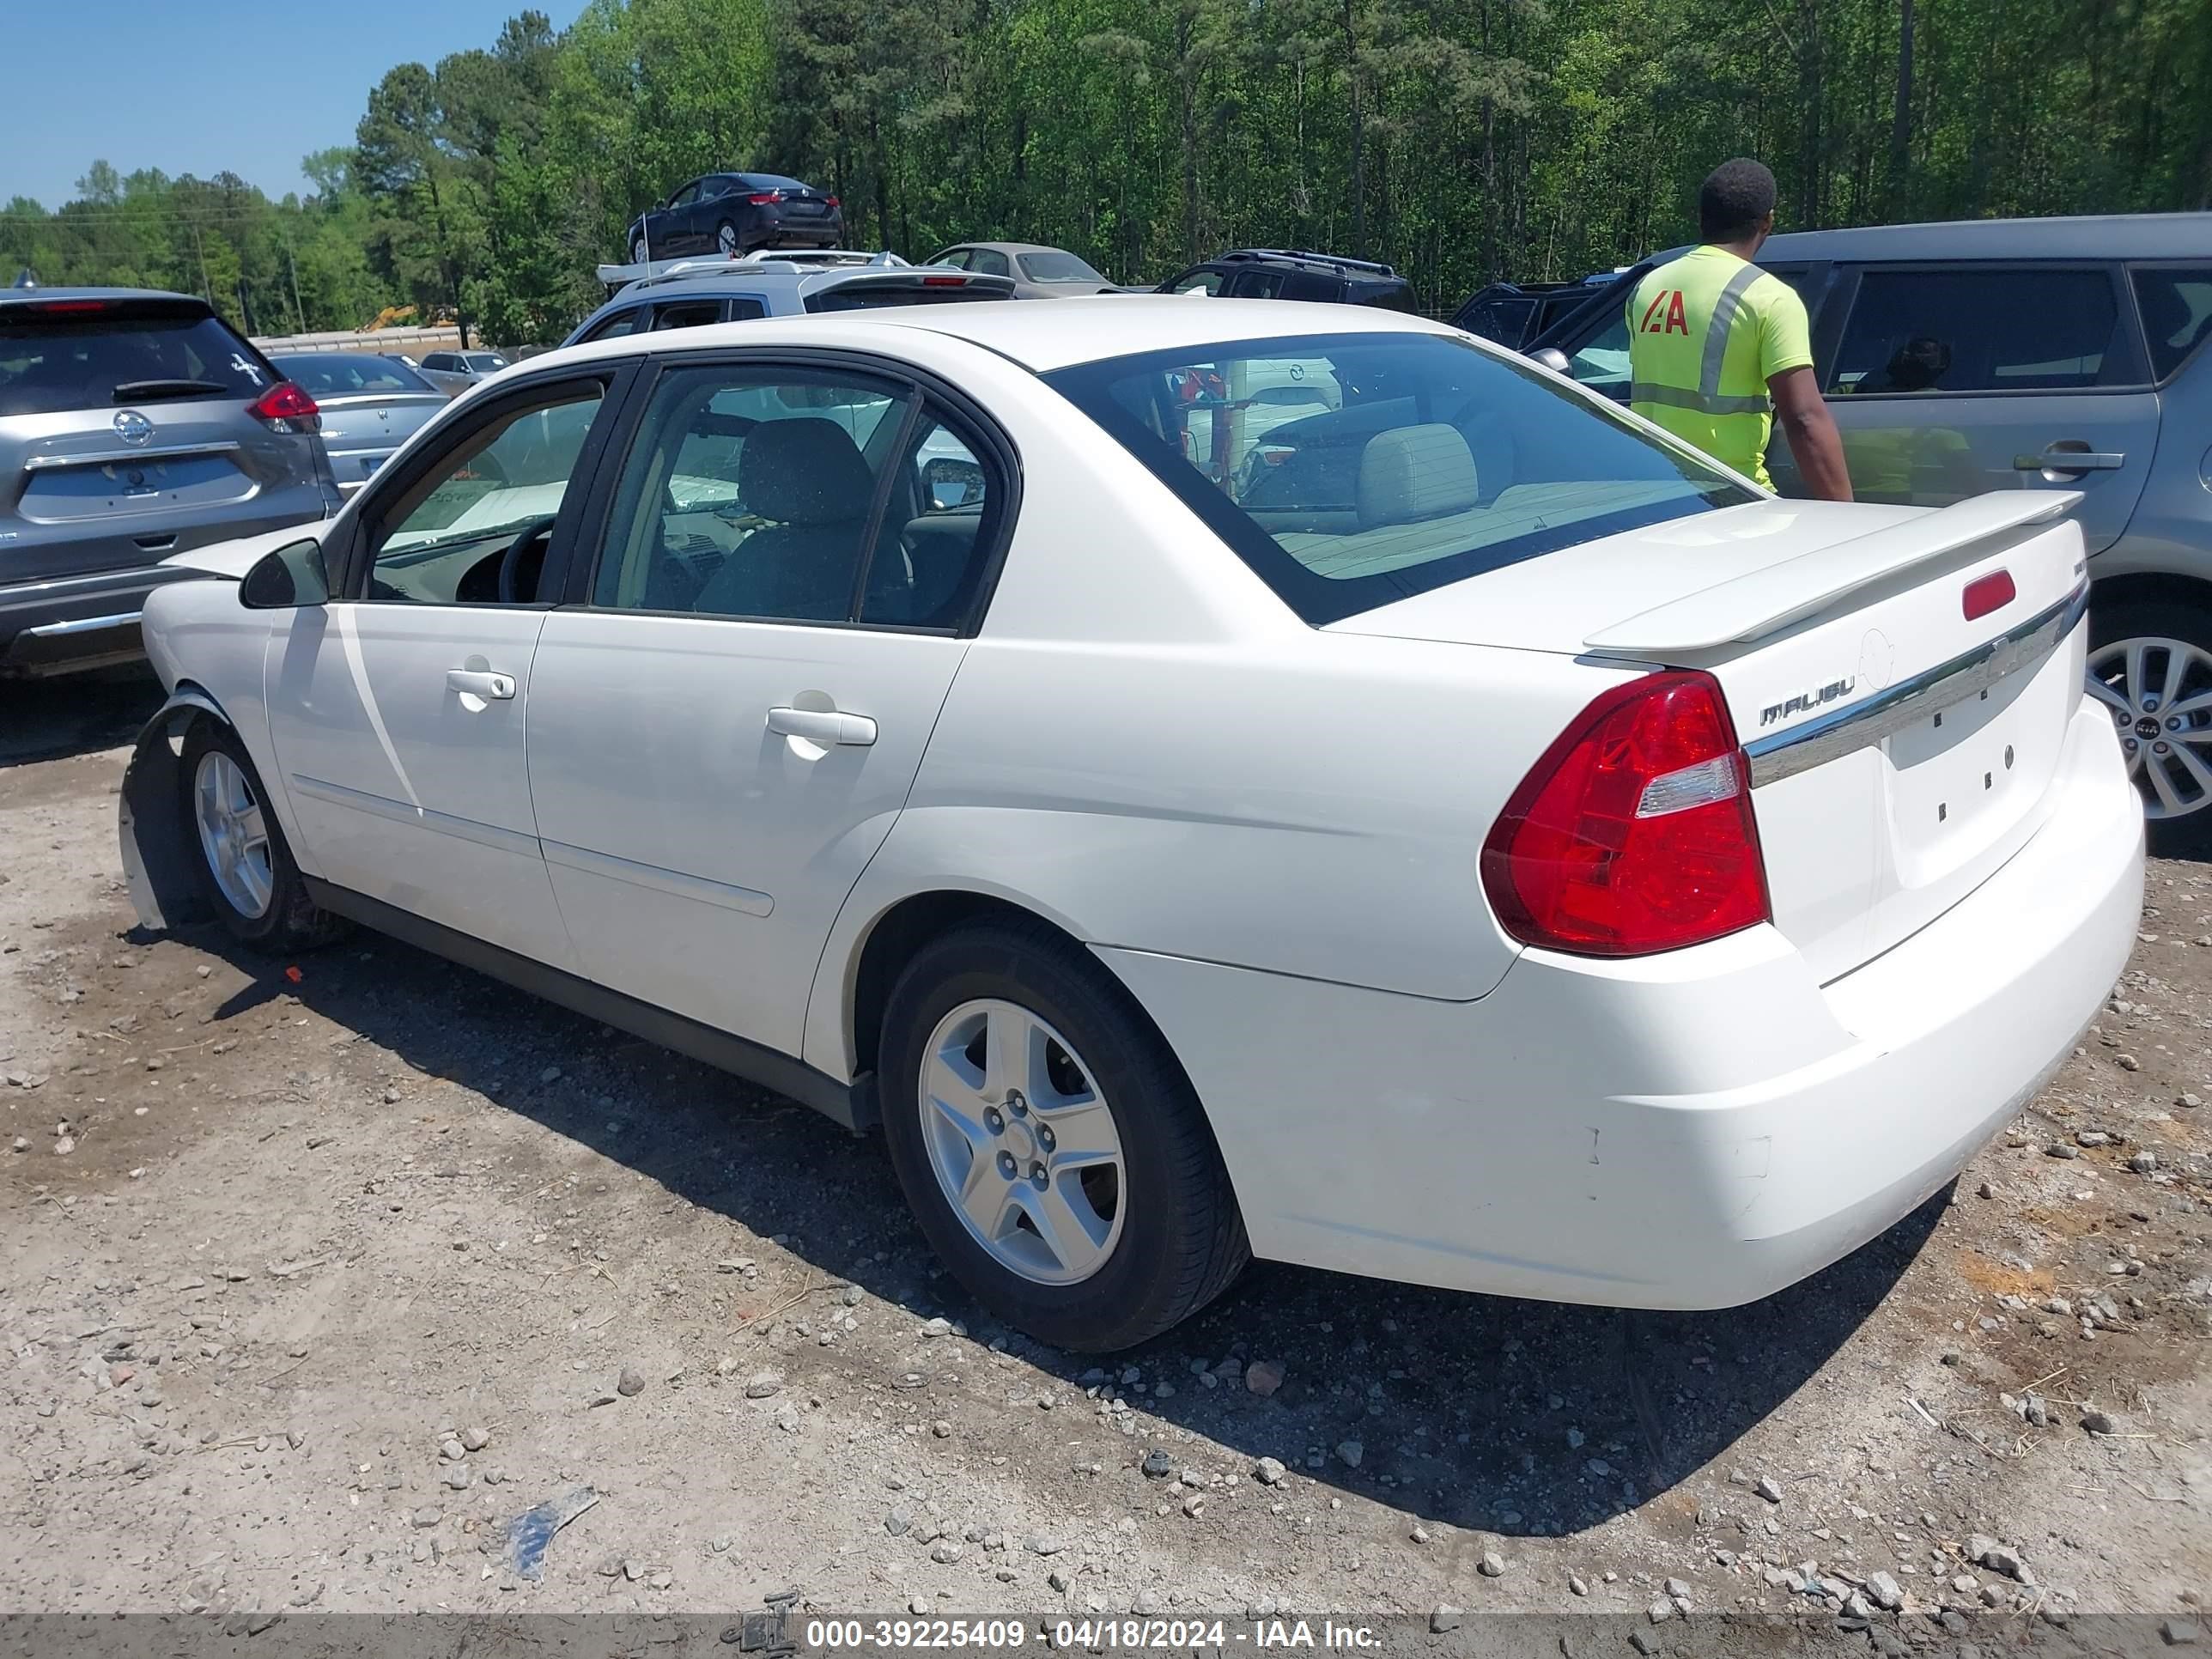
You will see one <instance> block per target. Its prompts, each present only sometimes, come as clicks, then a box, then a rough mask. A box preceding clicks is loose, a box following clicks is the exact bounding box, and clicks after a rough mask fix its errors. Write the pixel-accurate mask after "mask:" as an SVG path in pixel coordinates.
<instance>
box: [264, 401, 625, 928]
mask: <svg viewBox="0 0 2212 1659" xmlns="http://www.w3.org/2000/svg"><path fill="white" fill-rule="evenodd" d="M606 391H607V386H606V384H605V382H603V381H602V380H597V379H593V380H580V381H579V380H568V381H565V382H562V383H560V384H558V385H555V386H541V387H531V388H523V387H518V388H516V389H515V390H514V391H513V392H509V393H507V394H505V395H503V396H501V397H500V398H497V399H495V400H492V401H490V402H488V403H487V404H485V405H484V406H483V409H482V410H479V411H477V413H476V414H475V416H473V417H472V418H471V419H469V420H466V421H465V422H457V423H455V424H454V425H453V426H452V427H451V428H448V429H447V432H446V433H444V434H441V435H440V439H439V440H438V441H435V442H434V443H433V445H432V446H431V447H429V448H428V449H427V450H425V451H423V452H422V453H418V454H417V455H416V456H415V457H414V458H412V459H410V461H409V463H408V464H407V465H406V466H405V469H404V471H402V472H397V473H394V474H392V476H391V477H383V478H380V479H379V480H378V481H377V482H376V483H375V484H374V485H372V486H371V489H374V491H375V492H376V493H375V495H374V497H373V498H368V499H364V500H363V501H362V511H361V513H360V515H359V516H358V517H357V518H356V519H354V520H352V521H351V524H350V526H346V527H342V528H341V529H340V530H339V532H338V533H337V539H336V540H335V541H334V542H333V543H332V544H331V545H330V547H329V549H328V551H329V553H330V554H331V557H332V559H333V561H334V562H335V564H336V568H333V570H332V580H333V582H334V584H335V585H336V588H337V597H336V598H334V599H332V601H331V603H330V604H328V605H324V606H320V607H317V608H313V609H308V610H302V611H294V612H290V613H288V618H289V620H288V622H287V623H285V624H284V625H282V626H280V627H279V628H278V629H276V632H275V633H274V634H273V635H272V636H271V638H270V647H269V650H270V657H269V662H268V668H267V674H266V678H267V684H268V688H269V726H270V740H271V742H272V744H274V747H275V750H276V760H277V764H278V766H279V769H280V770H281V773H282V775H283V788H284V790H285V792H286V793H287V794H288V795H289V798H290V800H291V803H292V811H293V814H294V817H295V819H296V820H297V822H298V823H299V825H300V828H301V836H302V838H303V839H304V841H305V842H306V843H307V847H308V848H310V849H311V851H312V854H313V860H314V862H315V865H316V867H317V868H318V869H319V871H320V872H321V874H322V876H323V877H324V878H325V879H326V880H329V881H331V882H334V883H336V884H337V885H339V886H341V887H345V888H349V889H351V890H354V891H355V892H357V893H361V894H363V895H365V896H368V897H370V898H373V899H377V900H380V901H381V902H385V903H386V904H391V905H394V906H396V907H398V908H400V909H402V910H406V911H409V912H411V913H413V914H415V915H420V916H424V917H427V918H428V919H429V920H430V921H437V922H441V923H443V924H445V925H446V926H447V927H454V928H458V929H459V930H460V931H461V932H463V933H469V934H471V935H472V936H474V937H476V938H478V939H487V940H489V941H490V942H491V943H493V944H495V945H503V946H505V947H507V949H509V950H513V951H520V952H521V953H522V954H523V955H525V956H528V957H533V958H535V959H536V960H538V961H540V962H544V963H550V964H552V965H554V966H556V967H568V966H569V965H570V964H571V952H570V950H569V945H568V933H567V931H566V930H565V929H564V927H562V922H561V918H560V914H559V912H558V911H557V910H556V908H555V907H554V903H553V894H552V889H551V885H550V883H549V881H548V880H547V878H546V874H545V861H544V858H543V856H541V854H539V852H538V833H537V824H536V820H535V818H534V816H533V814H532V810H531V802H530V774H529V769H528V764H527V757H526V755H525V753H524V750H523V731H524V724H525V719H526V714H527V711H528V708H529V703H530V697H531V692H530V676H531V664H532V659H533V657H534V656H535V653H536V652H537V649H538V632H539V630H540V629H542V628H543V626H544V621H545V615H546V604H545V600H544V599H541V597H540V594H541V590H544V591H545V592H546V593H547V595H548V596H549V597H550V592H551V591H552V586H553V585H557V582H558V580H559V579H560V575H561V566H562V560H563V559H564V558H565V556H566V553H567V548H568V541H569V539H570V538H572V537H573V534H574V531H573V527H572V521H573V520H574V516H575V513H574V509H575V507H576V506H577V505H578V500H577V498H578V497H580V495H581V493H582V492H581V490H580V489H577V490H575V491H574V492H572V491H571V489H570V485H571V483H572V481H574V480H575V479H576V478H577V477H579V475H580V472H581V471H583V469H584V468H585V467H586V466H587V465H588V464H589V458H590V457H591V455H592V453H593V446H592V442H591V439H592V435H593V433H594V430H595V428H598V427H599V425H600V424H601V414H602V411H603V410H604V409H605V407H606V403H607V398H606Z"/></svg>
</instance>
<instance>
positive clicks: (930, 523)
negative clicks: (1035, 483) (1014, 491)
mask: <svg viewBox="0 0 2212 1659" xmlns="http://www.w3.org/2000/svg"><path fill="white" fill-rule="evenodd" d="M916 428H917V430H916V433H915V437H914V439H913V441H912V442H911V444H910V446H909V447H908V448H907V449H906V450H905V452H904V453H902V455H901V456H900V457H899V458H898V459H897V463H896V466H895V467H894V469H893V471H892V476H891V480H890V499H889V505H888V507H887V510H886V513H885V518H884V535H883V537H882V538H881V539H880V541H879V542H878V546H877V550H876V561H877V565H878V568H876V569H875V570H873V571H872V572H871V573H870V575H869V580H868V584H867V592H866V595H865V596H864V597H863V598H862V599H861V602H860V620H861V621H862V622H864V623H881V624H884V625H885V626H890V627H904V628H950V627H953V626H955V625H957V623H959V622H960V621H961V620H962V618H963V617H965V616H966V615H967V614H968V611H969V605H970V604H971V603H972V601H973V599H974V598H975V586H976V584H977V583H978V582H980V581H981V580H982V574H983V557H984V554H985V552H986V550H987V549H989V548H991V547H992V546H994V545H995V544H996V538H997V526H998V518H999V513H1000V507H1001V502H1000V492H999V490H998V489H996V488H994V485H993V483H992V482H991V472H992V469H990V468H989V467H987V466H986V465H984V463H983V462H982V461H981V459H979V458H978V457H977V456H976V454H975V450H974V448H973V447H970V445H969V442H968V440H967V439H966V438H965V437H963V435H961V434H960V433H959V432H958V431H957V430H956V429H955V428H953V427H951V426H949V425H947V424H945V422H944V421H943V420H941V419H939V417H938V415H937V411H936V410H934V409H933V408H925V410H923V413H922V418H921V421H919V422H916Z"/></svg>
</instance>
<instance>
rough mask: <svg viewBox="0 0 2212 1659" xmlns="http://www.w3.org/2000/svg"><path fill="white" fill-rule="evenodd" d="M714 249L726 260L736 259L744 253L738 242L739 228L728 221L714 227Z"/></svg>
mask: <svg viewBox="0 0 2212 1659" xmlns="http://www.w3.org/2000/svg"><path fill="white" fill-rule="evenodd" d="M714 247H715V250H716V251H717V252H720V254H721V256H722V257H723V258H725V259H734V258H737V257H738V255H739V254H740V253H743V252H744V245H743V244H741V243H740V242H739V241H738V228H737V227H736V226H735V225H733V224H732V223H731V222H729V221H728V220H727V219H725V220H723V221H722V222H721V223H720V224H719V225H716V226H715V227H714Z"/></svg>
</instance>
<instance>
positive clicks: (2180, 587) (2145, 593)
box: [2089, 570, 2212, 613]
mask: <svg viewBox="0 0 2212 1659" xmlns="http://www.w3.org/2000/svg"><path fill="white" fill-rule="evenodd" d="M2160 604H2164V605H2194V606H2196V607H2197V609H2199V610H2202V611H2212V582H2203V581H2199V580H2197V579H2196V578H2195V577H2193V576H2177V575H2172V574H2168V573H2166V572H2163V571H2155V570H2138V571H2131V572H2130V573H2129V574H2126V575H2124V576H2113V577H2111V578H2108V579H2106V580H2100V581H2099V582H2098V583H2096V585H2095V586H2093V587H2092V588H2091V589H2090V591H2089V608H2090V611H2091V612H2092V613H2094V612H2095V611H2096V609H2097V607H2098V606H2100V605H2104V606H2107V607H2109V606H2112V605H2160Z"/></svg>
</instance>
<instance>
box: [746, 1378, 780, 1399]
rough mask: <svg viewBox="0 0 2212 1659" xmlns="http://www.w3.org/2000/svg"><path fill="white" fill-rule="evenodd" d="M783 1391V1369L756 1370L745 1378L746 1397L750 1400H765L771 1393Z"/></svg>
mask: <svg viewBox="0 0 2212 1659" xmlns="http://www.w3.org/2000/svg"><path fill="white" fill-rule="evenodd" d="M782 1391H783V1373H782V1372H781V1371H755V1372H754V1373H753V1374H752V1375H751V1376H749V1377H747V1378H746V1379H745V1398H746V1399H748V1400H765V1399H767V1398H768V1397H769V1395H774V1394H781V1392H782Z"/></svg>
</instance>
